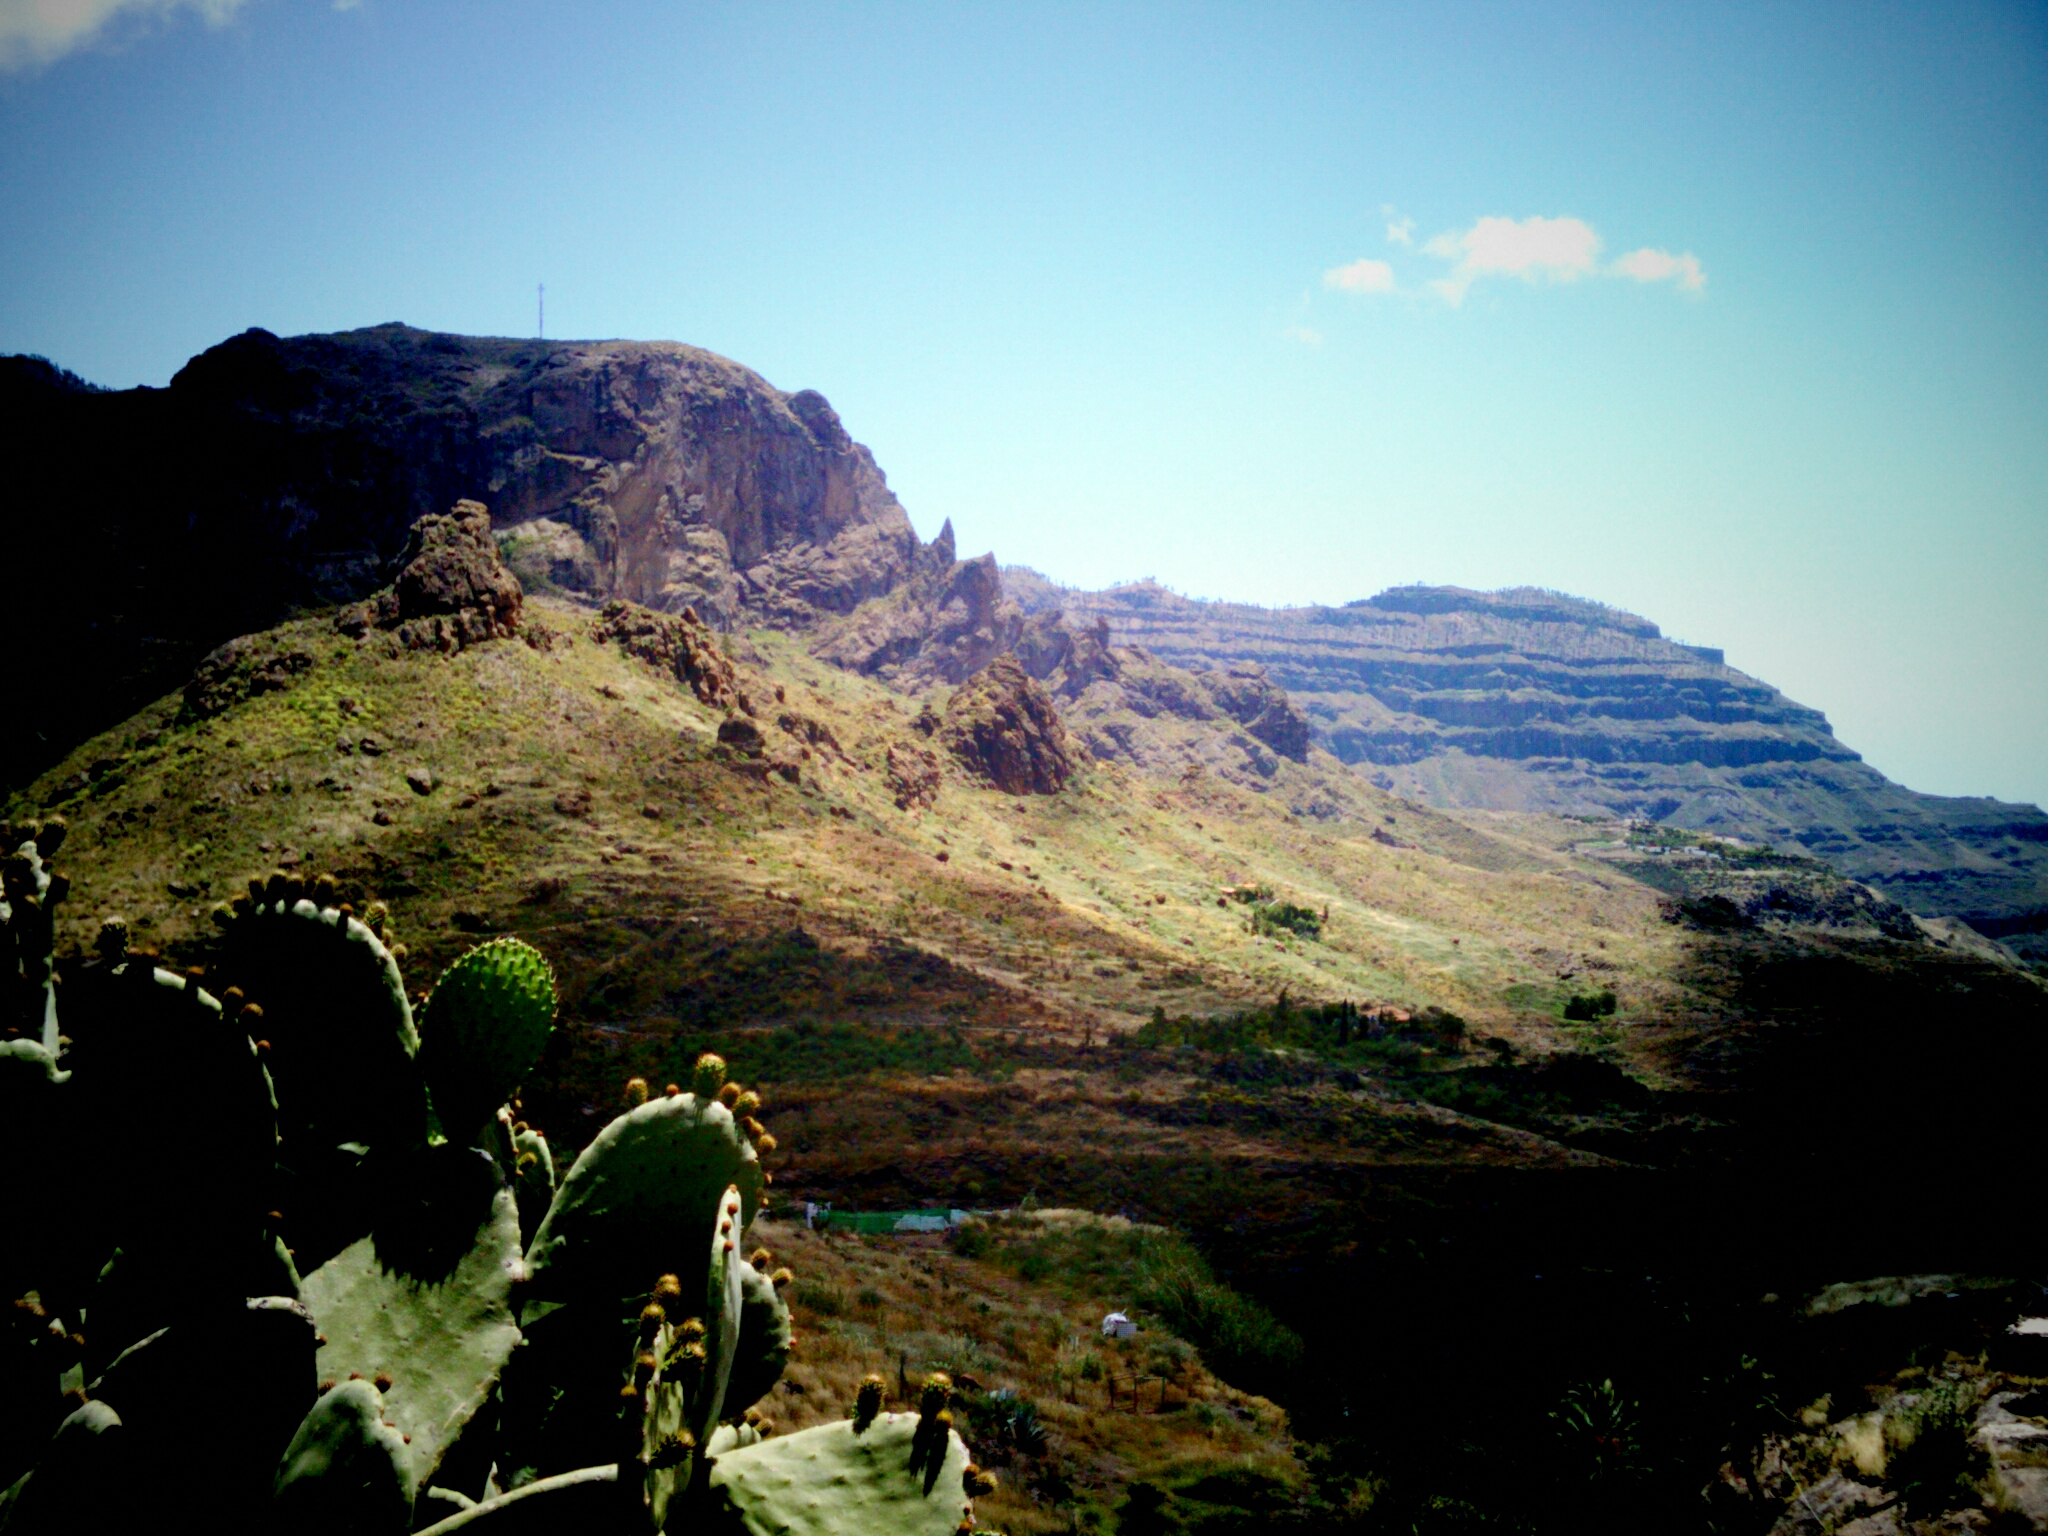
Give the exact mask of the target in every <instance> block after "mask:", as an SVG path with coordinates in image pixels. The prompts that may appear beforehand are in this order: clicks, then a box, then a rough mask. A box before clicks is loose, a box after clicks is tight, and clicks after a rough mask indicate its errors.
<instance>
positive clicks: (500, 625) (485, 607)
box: [334, 501, 525, 653]
mask: <svg viewBox="0 0 2048 1536" xmlns="http://www.w3.org/2000/svg"><path fill="white" fill-rule="evenodd" d="M397 566H398V570H397V574H396V575H395V576H394V577H393V578H392V582H391V585H390V586H388V587H386V588H384V589H383V590H382V591H380V592H378V593H377V594H376V595H375V596H373V597H371V598H369V599H367V600H366V601H364V602H360V603H354V604H351V605H350V606H348V607H347V608H344V609H343V610H342V611H341V612H340V613H338V614H337V615H335V619H334V627H335V628H336V629H338V630H340V631H341V632H342V633H343V634H346V635H352V636H354V637H356V638H358V639H360V638H361V637H362V636H363V635H365V634H367V633H368V632H369V631H370V630H372V629H384V630H391V631H393V632H394V637H395V638H396V640H397V641H398V643H399V644H400V645H401V646H403V647H404V648H405V649H406V650H408V651H442V652H448V653H452V652H455V651H459V650H462V649H464V648H465V647H468V646H472V645H481V644H482V643H483V642H485V641H486V640H508V639H510V638H511V637H512V636H514V635H516V634H517V633H519V617H520V606H521V604H522V603H523V602H524V600H525V599H524V596H523V594H522V593H521V592H520V589H519V581H518V579H517V578H516V577H515V576H513V574H512V573H511V571H509V570H507V569H506V568H505V562H504V561H503V560H502V559H501V558H500V557H499V554H498V546H497V542H496V541H495V540H494V539H493V538H492V537H491V514H490V511H489V509H488V508H486V507H485V506H484V504H483V503H482V502H479V501H458V502H457V503H455V506H454V507H453V509H451V510H450V511H448V512H446V513H429V514H428V515H427V516H425V517H423V518H421V519H420V520H419V521H418V522H416V523H414V524H413V525H412V531H411V532H410V533H409V534H408V535H407V536H406V542H405V548H404V549H403V550H402V551H401V552H400V553H399V557H398V561H397Z"/></svg>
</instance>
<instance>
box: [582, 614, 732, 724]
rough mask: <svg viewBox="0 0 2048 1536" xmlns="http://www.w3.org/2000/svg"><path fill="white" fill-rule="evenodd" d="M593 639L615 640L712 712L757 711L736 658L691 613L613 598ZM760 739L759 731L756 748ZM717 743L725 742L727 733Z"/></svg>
mask: <svg viewBox="0 0 2048 1536" xmlns="http://www.w3.org/2000/svg"><path fill="white" fill-rule="evenodd" d="M590 638H591V639H593V640H595V641H597V642H598V643H599V644H600V645H603V644H605V643H607V642H610V641H616V642H617V643H618V647H619V649H620V650H622V651H624V652H625V653H626V654H627V655H628V656H637V657H638V658H639V659H640V660H642V661H644V662H646V663H647V664H648V665H649V666H652V667H657V668H659V669H660V670H661V671H663V672H667V673H669V674H671V675H672V676H674V677H675V678H676V679H677V680H678V681H679V682H681V683H682V684H683V685H684V686H685V687H687V688H688V689H689V690H690V692H692V693H694V694H695V695H696V696H697V697H698V698H699V699H700V700H701V701H703V702H704V703H706V704H709V705H711V706H712V707H713V708H714V709H735V710H738V711H739V712H740V713H741V714H746V715H751V714H752V713H753V712H754V706H753V703H752V701H750V700H749V699H748V698H747V696H746V694H745V693H744V692H743V691H742V690H741V688H740V681H739V674H738V673H737V672H736V671H735V670H734V669H733V664H732V658H730V657H729V656H727V655H726V654H725V652H724V651H723V650H721V649H720V648H719V644H718V637H717V636H716V635H714V634H713V633H712V632H711V630H710V628H709V627H708V626H707V625H706V624H705V623H704V621H703V620H702V619H700V618H698V617H697V615H696V613H695V612H694V611H693V610H692V609H689V608H685V609H684V610H683V611H682V612H681V613H656V612H655V611H654V610H653V609H651V608H642V607H641V606H640V605H639V604H638V603H629V602H626V601H624V600H623V599H620V598H614V599H613V600H612V601H611V602H609V603H606V604H605V605H604V611H603V612H602V613H600V614H599V615H598V620H597V622H596V623H595V624H593V625H592V626H591V628H590ZM749 729H751V727H749ZM759 735H760V733H759V732H758V731H756V732H755V738H756V744H757V745H758V744H759ZM719 739H720V740H724V739H725V738H724V736H723V734H721V736H720V738H719Z"/></svg>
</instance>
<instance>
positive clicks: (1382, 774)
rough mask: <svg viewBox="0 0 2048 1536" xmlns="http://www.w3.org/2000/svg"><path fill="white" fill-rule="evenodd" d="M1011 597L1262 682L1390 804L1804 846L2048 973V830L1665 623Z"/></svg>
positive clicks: (1042, 587)
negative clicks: (1916, 785) (1631, 820)
mask: <svg viewBox="0 0 2048 1536" xmlns="http://www.w3.org/2000/svg"><path fill="white" fill-rule="evenodd" d="M1004 581H1005V585H1006V587H1007V589H1008V590H1009V591H1010V592H1011V593H1012V594H1013V595H1014V597H1015V598H1016V599H1017V601H1018V602H1019V604H1020V605H1021V606H1022V607H1023V608H1024V609H1025V610H1026V611H1027V612H1028V613H1038V612H1048V611H1052V610H1059V611H1063V612H1064V613H1065V614H1067V615H1068V618H1069V622H1070V623H1079V624H1086V623H1089V622H1092V621H1095V620H1098V619H1099V620H1100V621H1102V622H1103V623H1104V624H1105V625H1106V626H1107V628H1108V632H1109V633H1110V635H1111V636H1113V637H1114V639H1115V640H1116V641H1117V642H1119V643H1121V644H1127V645H1138V646H1142V647H1143V648H1144V649H1146V650H1147V651H1149V652H1151V653H1152V654H1154V655H1156V656H1158V657H1159V658H1161V659H1162V660H1165V661H1169V662H1173V663H1176V664H1178V665H1180V666H1184V667H1186V666H1210V667H1219V668H1220V667H1228V666H1231V665H1241V664H1244V663H1256V664H1258V665H1260V666H1262V667H1264V668H1265V670H1266V672H1267V673H1268V675H1270V676H1271V678H1272V679H1273V681H1274V682H1275V683H1277V684H1278V685H1279V686H1281V687H1283V688H1285V689H1286V690H1287V691H1288V692H1289V693H1290V694H1291V695H1293V696H1294V697H1295V699H1296V700H1297V701H1298V702H1299V703H1300V705H1301V707H1302V708H1303V710H1304V711H1305V712H1306V714H1307V715H1308V717H1309V719H1310V720H1311V721H1312V722H1313V726H1314V732H1315V738H1316V740H1317V742H1318V743H1319V744H1321V745H1323V746H1325V747H1327V748H1328V749H1329V750H1330V751H1331V752H1333V753H1335V754H1336V755H1337V756H1338V757H1339V758H1341V759H1343V760H1344V761H1345V762H1346V763H1349V764H1352V765H1353V766H1355V767H1356V768H1357V769H1358V770H1359V771H1360V772H1362V773H1365V774H1367V775H1368V776H1369V777H1370V778H1371V779H1372V781H1373V782H1374V783H1376V784H1378V785H1380V786H1381V787H1382V788H1385V789H1389V790H1393V791H1395V792H1397V793H1400V794H1403V795H1406V796H1409V797H1412V798H1414V799H1417V800H1421V801H1424V802H1426V803H1428V804H1431V805H1436V806H1439V807H1443V808H1483V809H1488V810H1515V811H1519V810H1530V811H1544V812H1549V813H1553V814H1563V815H1602V816H1610V815H1611V816H1621V817H1636V818H1645V819H1648V820H1653V821H1659V822H1665V823H1668V824H1671V825H1673V826H1679V827H1687V828H1692V829H1695V830H1700V831H1708V832H1715V833H1720V834H1724V835H1728V836H1734V837H1740V838H1744V839H1749V840H1752V841H1757V842H1768V843H1774V844H1776V845H1778V846H1780V847H1788V846H1797V847H1800V848H1803V849H1805V850H1807V851H1809V852H1811V853H1812V854H1814V855H1815V856H1817V857H1819V858H1823V859H1825V860H1827V861H1828V862H1829V863H1830V864H1832V865H1834V866H1835V867H1836V868H1838V869H1840V870H1842V871H1843V872H1844V873H1846V874H1849V875H1852V876H1853V877H1855V878H1856V879H1859V880H1866V881H1869V882H1871V883H1872V884H1873V885H1875V886H1876V887H1877V888H1878V889H1880V890H1882V891H1884V892H1885V893H1886V894H1887V895H1889V896H1890V897H1891V898H1892V899H1894V900H1896V901H1898V902H1900V903H1901V904H1902V905H1904V906H1907V907H1909V908H1911V909H1913V910H1914V911H1916V912H1923V913H1940V914H1948V915H1954V916H1960V917H1964V918H1966V919H1967V920H1968V921H1970V922H1971V923H1973V924H1974V925H1976V926H1977V927H1978V928H1979V930H1980V931H1982V932H1984V933H1987V934H1991V935H1994V936H1998V937H2001V938H2005V939H2008V940H2009V941H2010V942H2012V943H2013V944H2014V946H2015V947H2017V948H2021V949H2023V950H2027V951H2029V952H2031V953H2035V954H2037V955H2039V956H2041V957H2043V958H2048V815H2044V814H2043V813H2042V812H2041V810H2040V809H2039V808H2038V807H2035V806H2029V805H2010V804H2006V803H2004V802H2001V801H1997V800H1989V799H1963V798H1947V797H1942V796H1936V795H1923V794H1917V793H1915V792H1913V791H1912V790H1909V789H1906V788H1904V787H1903V786H1901V785H1898V784H1894V783H1892V782H1891V781H1890V780H1889V779H1887V778H1885V777H1884V775H1883V774H1881V773H1879V772H1877V770H1876V769H1874V768H1872V767H1870V766H1869V765H1868V764H1867V763H1864V762H1863V761H1862V760H1861V759H1860V758H1859V757H1858V756H1857V754H1856V753H1855V752H1854V751H1853V750H1852V749H1850V748H1849V747H1847V746H1845V745H1844V744H1843V743H1841V742H1840V741H1838V740H1836V738H1835V735H1834V732H1833V730H1832V729H1831V728H1830V727H1829V725H1828V722H1827V719H1826V717H1825V716H1824V715H1822V714H1821V712H1820V711H1818V710H1815V709H1810V708H1808V707H1806V706H1805V705H1802V704H1798V703H1795V702H1794V701H1792V700H1790V699H1788V698H1786V697H1785V696H1784V695H1783V694H1781V693H1779V692H1778V691H1777V690H1776V689H1775V688H1772V687H1771V686H1770V685H1769V684H1768V683H1765V682H1762V681H1760V680H1758V679H1756V678H1753V677H1750V676H1748V675H1746V674H1744V673H1742V672H1739V671H1737V670H1736V669H1734V668H1733V667H1730V666H1728V665H1727V664H1726V663H1725V662H1724V660H1723V659H1722V656H1721V653H1720V652H1719V651H1716V650H1713V649H1710V648H1708V647H1703V646H1690V645H1681V644H1678V643H1677V642H1675V641H1671V640H1668V639H1665V638H1664V637H1663V635H1662V634H1661V633H1660V632H1659V630H1658V628H1657V626H1656V625H1655V624H1653V623H1651V622H1650V621H1648V620H1647V619H1642V618H1638V617H1636V616H1635V615H1633V614H1629V613H1624V612H1621V611H1620V610H1618V609H1613V608H1607V607H1603V606H1602V605H1600V604H1597V603H1591V602H1586V601H1583V600H1581V599H1578V598H1572V597H1566V596H1563V595H1561V594H1558V593H1554V592H1544V591H1538V590H1536V589H1533V588H1519V589H1515V590H1511V591H1506V592H1494V593H1480V592H1468V591H1465V590H1462V589H1460V588H1455V587H1404V588H1396V589H1394V590H1391V591H1388V592H1383V593H1381V594H1379V595H1378V596H1377V597H1372V598H1367V599H1365V600H1363V601H1360V602H1355V603H1348V604H1346V605H1345V606H1343V607H1341V608H1320V607H1318V608H1293V609H1265V608H1254V607H1249V606H1246V605H1243V604H1233V603H1213V602H1198V601H1195V600H1192V599H1189V598H1184V597H1181V596H1179V595H1178V594H1176V593H1173V592H1171V591H1168V590H1167V589H1165V588H1163V587H1160V586H1158V585H1156V584H1153V583H1140V584H1137V585H1133V586H1128V587H1118V588H1112V589H1110V590H1108V591H1104V592H1083V591H1077V590H1072V589H1068V588H1063V587H1059V586H1057V585H1055V584H1053V583H1052V582H1049V581H1047V580H1046V579H1045V578H1044V577H1042V576H1040V575H1038V574H1037V573H1036V572H1032V571H1026V570H1021V569H1017V568H1010V569H1008V570H1006V571H1005V572H1004Z"/></svg>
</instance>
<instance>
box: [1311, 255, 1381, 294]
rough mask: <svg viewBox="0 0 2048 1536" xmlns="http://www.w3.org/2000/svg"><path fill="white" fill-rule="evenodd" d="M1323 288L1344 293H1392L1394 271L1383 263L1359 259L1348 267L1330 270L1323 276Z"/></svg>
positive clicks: (1363, 258)
mask: <svg viewBox="0 0 2048 1536" xmlns="http://www.w3.org/2000/svg"><path fill="white" fill-rule="evenodd" d="M1323 286H1324V287H1325V288H1341V289H1342V290H1343V291H1344V292H1346V293H1392V292H1393V291H1394V269H1393V268H1392V267H1390V266H1388V265H1387V264H1386V263H1385V262H1384V261H1373V260H1371V259H1370V258H1368V257H1360V258H1359V259H1358V260H1357V261H1354V262H1352V263H1351V264H1350V265H1349V266H1344V267H1332V268H1330V270H1329V271H1327V272H1325V273H1324V274H1323Z"/></svg>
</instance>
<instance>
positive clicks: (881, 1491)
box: [711, 1413, 969, 1536]
mask: <svg viewBox="0 0 2048 1536" xmlns="http://www.w3.org/2000/svg"><path fill="white" fill-rule="evenodd" d="M918 1423H919V1420H918V1417H917V1415H916V1414H910V1413H885V1414H882V1415H880V1416H879V1417H877V1418H876V1419H875V1420H874V1422H873V1423H871V1424H869V1425H868V1427H867V1428H866V1429H865V1430H856V1429H855V1428H854V1425H853V1422H852V1421H851V1420H850V1419H842V1420H840V1421H839V1422H838V1423H836V1424H821V1425H819V1426H818V1427H817V1428H815V1429H806V1430H803V1431H801V1432H799V1433H797V1434H794V1435H777V1436H775V1437H774V1438H772V1439H768V1440H763V1441H761V1442H760V1443H759V1444H756V1445H749V1446H743V1447H740V1448H738V1449H735V1450H731V1451H728V1452H726V1453H725V1454H724V1455H721V1456H720V1457H718V1459H717V1460H716V1461H714V1462H713V1463H712V1464H711V1494H712V1497H713V1500H714V1501H715V1503H716V1504H717V1506H718V1514H719V1518H718V1520H717V1521H716V1522H715V1523H714V1524H713V1526H712V1529H714V1530H717V1531H719V1532H720V1533H721V1536H726V1533H738V1532H742V1531H744V1532H745V1533H747V1536H863V1533H866V1532H870V1531H888V1532H891V1533H893V1536H952V1533H953V1532H954V1531H956V1530H958V1529H959V1528H960V1525H961V1523H962V1522H963V1521H964V1520H966V1519H967V1517H968V1511H969V1505H968V1499H967V1492H966V1486H965V1483H964V1481H963V1477H964V1474H965V1473H966V1470H967V1446H966V1444H965V1443H964V1442H963V1441H962V1440H961V1439H960V1437H959V1436H958V1435H957V1434H954V1433H953V1432H952V1431H951V1430H948V1431H946V1443H945V1449H944V1452H943V1454H942V1455H941V1457H940V1458H939V1460H938V1464H937V1466H936V1467H935V1468H934V1467H930V1466H923V1467H919V1468H918V1469H916V1470H913V1469H912V1459H913V1453H914V1451H915V1450H916V1449H917V1447H918V1444H919V1436H918ZM934 1472H936V1476H934V1475H933V1473H934Z"/></svg>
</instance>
